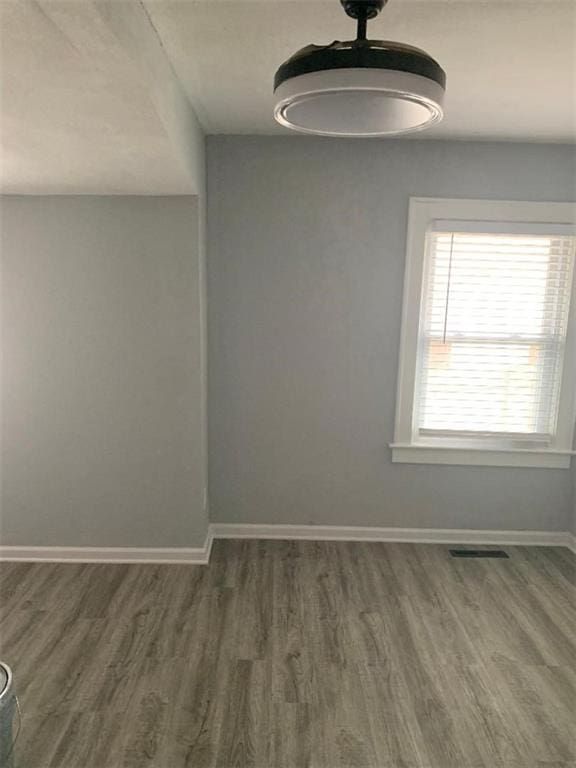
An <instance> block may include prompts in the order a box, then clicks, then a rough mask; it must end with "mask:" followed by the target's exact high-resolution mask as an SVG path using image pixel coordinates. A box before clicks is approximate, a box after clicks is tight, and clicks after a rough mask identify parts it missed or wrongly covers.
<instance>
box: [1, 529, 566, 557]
mask: <svg viewBox="0 0 576 768" xmlns="http://www.w3.org/2000/svg"><path fill="white" fill-rule="evenodd" d="M214 539H284V540H301V541H380V542H398V543H402V542H404V543H413V544H475V545H477V544H499V545H508V546H545V547H568V549H571V550H572V551H573V552H574V553H576V536H574V535H573V534H571V533H569V532H565V531H483V530H469V529H466V528H376V527H373V528H370V527H361V526H336V525H334V526H333V525H258V524H253V523H247V524H244V525H240V524H234V523H213V524H212V525H211V526H210V529H209V531H208V535H207V536H206V541H205V542H204V546H202V547H160V548H158V547H9V546H0V560H5V561H12V562H16V561H20V562H51V563H150V564H177V563H180V564H188V565H206V564H208V562H209V561H210V553H211V550H212V543H213V541H214Z"/></svg>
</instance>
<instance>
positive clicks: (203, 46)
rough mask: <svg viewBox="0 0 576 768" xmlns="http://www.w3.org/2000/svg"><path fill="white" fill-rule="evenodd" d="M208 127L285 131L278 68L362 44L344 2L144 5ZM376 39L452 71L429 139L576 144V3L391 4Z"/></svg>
mask: <svg viewBox="0 0 576 768" xmlns="http://www.w3.org/2000/svg"><path fill="white" fill-rule="evenodd" d="M144 1H145V3H146V7H147V9H148V11H149V13H150V16H151V18H152V19H153V22H154V24H155V26H156V28H157V29H158V32H159V34H160V36H161V37H162V40H163V41H164V45H165V47H166V50H167V52H168V55H169V56H170V58H171V60H172V62H173V64H174V66H175V68H176V71H177V73H178V75H179V77H180V79H181V81H182V84H183V85H184V87H185V88H186V89H187V91H188V93H189V95H190V97H191V98H192V99H194V101H195V103H196V106H197V111H198V112H199V115H200V117H201V119H202V120H203V121H204V123H205V126H206V128H207V129H208V131H209V132H213V133H281V132H283V129H280V128H279V127H277V126H276V124H275V123H274V121H273V119H272V117H271V110H272V94H271V83H272V78H273V75H274V72H275V70H276V69H277V67H278V66H279V64H281V63H282V61H283V60H284V59H285V58H287V57H288V56H290V55H291V54H292V53H293V52H294V51H295V50H297V49H298V48H301V47H303V46H304V45H306V44H308V43H311V42H314V43H317V44H323V43H329V42H331V41H332V40H333V39H349V38H350V37H354V23H353V21H352V20H351V19H348V17H347V16H346V15H345V14H344V12H343V11H342V9H341V7H340V3H339V2H338V1H337V0H322V2H314V0H311V1H307V2H301V1H298V0H297V1H296V2H281V0H258V1H252V2H249V1H243V0H232V1H231V2H225V1H224V0H189V1H188V2H174V3H171V2H158V1H157V0H156V1H155V0H144ZM368 29H369V37H374V38H377V39H389V40H398V41H400V42H405V43H409V44H412V45H416V46H418V47H420V48H424V49H425V50H426V51H428V52H429V53H430V54H431V55H432V56H434V57H435V58H436V59H437V60H438V61H439V62H440V63H441V65H442V66H443V67H444V69H445V70H446V72H447V75H448V91H447V100H446V117H445V120H444V122H443V123H442V124H440V125H439V126H438V127H437V128H435V129H434V130H433V131H431V132H427V133H426V134H423V136H426V137H432V136H434V137H443V138H453V137H457V138H479V139H504V140H525V141H554V142H569V141H573V140H574V138H575V134H576V2H574V1H573V0H570V1H569V2H554V0H548V1H547V0H543V1H540V2H530V0H495V1H493V2H475V1H474V0H390V2H389V4H388V5H387V6H386V7H385V9H384V11H383V12H382V14H381V15H380V16H379V17H378V18H377V19H376V20H375V21H373V22H371V23H370V24H369V27H368Z"/></svg>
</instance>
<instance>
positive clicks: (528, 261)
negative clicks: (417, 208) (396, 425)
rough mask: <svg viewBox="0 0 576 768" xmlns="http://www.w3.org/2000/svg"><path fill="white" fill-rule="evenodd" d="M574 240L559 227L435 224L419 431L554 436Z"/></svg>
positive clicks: (424, 314) (425, 302) (429, 243)
mask: <svg viewBox="0 0 576 768" xmlns="http://www.w3.org/2000/svg"><path fill="white" fill-rule="evenodd" d="M506 230H508V231H506ZM575 242H576V238H575V237H574V234H573V232H572V233H571V230H569V228H567V227H564V228H562V227H561V226H555V225H527V226H526V227H524V226H523V225H521V224H520V225H519V224H511V225H506V226H504V225H503V224H502V223H500V224H497V225H496V226H494V225H493V224H492V225H491V224H490V223H482V222H475V223H473V222H470V223H467V222H458V223H456V222H441V221H437V222H435V225H434V226H433V227H432V228H431V231H429V232H428V235H427V238H426V250H427V254H426V262H425V279H424V286H423V296H422V309H421V319H420V340H419V354H418V373H417V385H416V393H415V396H416V398H415V410H414V417H415V428H416V431H417V433H418V434H419V435H420V436H421V437H424V438H425V437H434V436H438V437H441V436H444V437H450V436H454V437H482V438H484V437H490V436H494V437H508V438H521V439H530V440H538V441H546V442H549V441H550V440H551V438H552V437H553V436H554V434H555V431H556V422H557V417H558V407H559V397H560V384H561V380H562V364H563V357H564V350H565V345H566V333H567V325H568V311H569V305H570V294H571V282H572V273H573V264H574V251H575Z"/></svg>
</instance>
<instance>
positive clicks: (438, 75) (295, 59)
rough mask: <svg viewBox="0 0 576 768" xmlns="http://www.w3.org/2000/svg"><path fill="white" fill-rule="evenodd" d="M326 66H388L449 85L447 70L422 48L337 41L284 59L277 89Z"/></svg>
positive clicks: (384, 43)
mask: <svg viewBox="0 0 576 768" xmlns="http://www.w3.org/2000/svg"><path fill="white" fill-rule="evenodd" d="M327 69H386V70H396V71H397V72H410V73H411V74H414V75H422V77H426V78H428V79H429V80H433V81H434V82H436V83H438V85H440V86H442V88H445V87H446V73H445V72H444V70H443V69H442V67H441V66H440V65H439V64H438V62H436V61H434V59H433V58H432V57H431V56H428V54H427V53H425V52H424V51H421V50H420V49H419V48H412V47H411V46H407V45H402V46H400V45H398V44H397V43H388V42H386V41H384V40H348V41H345V42H340V41H335V42H333V43H332V44H331V45H324V46H320V45H307V46H306V48H302V49H301V50H299V51H297V52H296V53H295V54H294V55H293V56H292V57H291V58H289V59H288V60H287V61H285V62H284V64H282V65H281V66H280V68H279V69H278V71H277V72H276V76H275V77H274V90H276V88H278V87H279V86H280V85H282V83H284V82H285V81H286V80H291V79H292V78H294V77H298V76H299V75H307V74H309V73H310V72H320V71H323V70H327Z"/></svg>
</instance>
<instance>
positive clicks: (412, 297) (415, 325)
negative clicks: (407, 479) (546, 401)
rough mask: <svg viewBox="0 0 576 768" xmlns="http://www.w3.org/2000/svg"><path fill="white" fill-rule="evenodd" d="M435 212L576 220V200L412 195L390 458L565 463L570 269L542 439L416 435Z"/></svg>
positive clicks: (573, 306) (568, 449) (573, 414)
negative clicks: (559, 359) (555, 393)
mask: <svg viewBox="0 0 576 768" xmlns="http://www.w3.org/2000/svg"><path fill="white" fill-rule="evenodd" d="M435 219H446V220H451V221H458V220H462V221H479V222H487V221H490V222H492V221H493V222H504V223H514V222H521V223H526V222H533V223H538V224H567V225H570V226H575V227H576V203H574V202H570V203H548V202H520V201H503V200H468V199H451V198H428V197H411V198H410V205H409V213H408V234H407V242H406V266H405V273H404V292H403V301H402V331H401V338H400V352H399V360H398V383H397V392H396V421H395V429H394V442H393V443H391V444H390V448H391V449H392V461H393V462H399V463H411V464H453V465H467V466H471V465H475V466H499V467H547V468H562V469H566V468H568V467H569V466H570V459H571V456H572V455H574V454H576V451H573V450H572V445H573V438H574V422H575V419H576V272H575V277H574V279H573V281H572V289H571V299H570V312H569V317H568V332H567V337H566V350H565V354H564V366H563V372H562V383H561V391H560V404H559V414H558V431H557V434H556V436H555V439H554V440H553V441H552V442H551V443H550V444H548V445H547V446H546V447H541V448H540V447H538V448H534V445H533V441H532V445H529V442H530V441H527V443H526V447H519V445H518V441H516V440H514V441H513V442H512V441H509V442H508V443H507V442H506V441H490V443H486V444H482V445H478V440H476V442H475V443H473V442H470V441H466V440H456V441H455V440H447V441H446V442H444V441H443V440H442V439H438V438H436V439H434V440H422V439H419V440H418V439H417V436H416V434H415V429H414V401H415V394H416V384H417V360H418V347H419V327H420V312H421V307H422V298H423V291H424V265H425V258H426V250H425V241H426V232H427V230H428V227H429V226H430V224H431V223H432V221H434V220H435Z"/></svg>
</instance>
